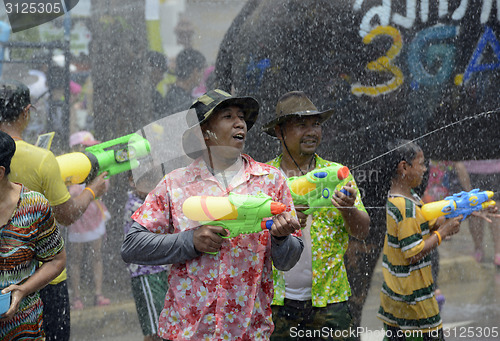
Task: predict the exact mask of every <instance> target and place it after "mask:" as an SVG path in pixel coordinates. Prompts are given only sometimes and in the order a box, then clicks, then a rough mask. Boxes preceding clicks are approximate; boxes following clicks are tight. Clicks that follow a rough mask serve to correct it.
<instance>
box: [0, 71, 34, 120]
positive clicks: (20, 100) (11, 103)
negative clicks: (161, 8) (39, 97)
mask: <svg viewBox="0 0 500 341" xmlns="http://www.w3.org/2000/svg"><path fill="white" fill-rule="evenodd" d="M30 103H31V99H30V90H29V88H28V87H27V86H26V85H24V84H23V83H21V82H18V81H15V80H5V81H1V82H0V122H14V121H15V120H17V119H18V117H19V115H21V113H22V112H23V110H24V108H26V106H27V105H28V104H30Z"/></svg>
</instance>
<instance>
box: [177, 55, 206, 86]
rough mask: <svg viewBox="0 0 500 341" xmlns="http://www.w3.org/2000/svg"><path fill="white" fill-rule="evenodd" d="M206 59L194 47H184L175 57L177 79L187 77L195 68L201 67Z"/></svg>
mask: <svg viewBox="0 0 500 341" xmlns="http://www.w3.org/2000/svg"><path fill="white" fill-rule="evenodd" d="M205 64H206V59H205V56H203V54H202V53H201V52H200V51H198V50H195V49H185V50H182V51H181V52H179V54H178V55H177V57H176V58H175V75H176V76H177V77H178V78H179V79H187V78H189V76H190V75H191V73H192V72H193V71H194V70H195V69H203V68H204V67H205Z"/></svg>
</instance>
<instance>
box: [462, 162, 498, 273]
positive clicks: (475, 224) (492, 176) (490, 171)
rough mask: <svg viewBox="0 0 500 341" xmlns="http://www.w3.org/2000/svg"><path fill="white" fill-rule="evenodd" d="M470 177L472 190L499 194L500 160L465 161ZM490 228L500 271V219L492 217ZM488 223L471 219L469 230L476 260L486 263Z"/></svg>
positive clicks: (495, 257) (494, 258)
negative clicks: (485, 246)
mask: <svg viewBox="0 0 500 341" xmlns="http://www.w3.org/2000/svg"><path fill="white" fill-rule="evenodd" d="M463 163H464V165H465V168H466V169H467V172H468V173H469V176H470V183H471V185H470V188H471V189H472V188H479V189H480V190H482V191H485V190H488V191H493V192H495V193H498V192H499V191H500V159H497V160H495V159H493V160H470V161H464V162H463ZM490 217H491V221H489V223H490V224H489V226H490V229H491V236H492V240H493V264H494V265H495V266H496V267H497V269H499V270H500V217H495V216H490ZM486 222H488V221H485V219H481V218H478V217H471V219H470V223H469V229H470V233H471V236H472V241H473V242H474V259H475V260H476V261H477V262H478V263H480V262H483V261H484V246H483V237H484V225H485V223H486Z"/></svg>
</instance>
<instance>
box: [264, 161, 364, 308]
mask: <svg viewBox="0 0 500 341" xmlns="http://www.w3.org/2000/svg"><path fill="white" fill-rule="evenodd" d="M315 158H316V168H315V169H319V168H324V167H328V166H332V165H335V164H336V163H334V162H330V161H326V160H324V159H322V158H320V157H319V156H318V155H315ZM281 159H282V155H279V156H278V157H277V158H275V159H273V160H271V161H269V162H268V164H270V165H272V166H275V167H277V168H279V167H280V166H281ZM348 181H351V183H352V186H353V187H354V188H356V190H357V195H356V202H355V203H354V205H355V206H356V207H357V208H358V209H359V210H361V211H364V212H366V210H365V207H364V206H363V202H362V201H361V194H360V192H359V189H358V187H357V185H356V182H355V181H354V177H353V176H352V174H349V177H348V178H347V179H346V181H345V182H342V183H341V184H339V185H338V186H337V188H336V189H338V190H340V189H341V188H342V186H343V185H344V184H345V183H347V182H348ZM312 216H313V219H312V225H311V241H312V250H313V251H312V252H313V253H312V290H311V294H312V304H313V306H314V307H325V306H326V305H327V304H330V303H337V302H344V301H346V300H347V299H348V298H349V296H350V295H351V288H350V286H349V282H348V280H347V273H346V269H345V265H344V254H345V252H346V250H347V246H348V242H349V234H348V233H347V230H346V228H345V226H344V219H343V218H342V215H341V214H340V212H339V211H338V210H337V209H336V208H335V207H334V206H332V207H330V208H324V209H320V210H317V211H315V212H314V213H313V214H312ZM273 277H274V299H273V304H274V305H283V304H284V299H285V287H286V283H285V277H284V273H283V271H279V270H277V269H273Z"/></svg>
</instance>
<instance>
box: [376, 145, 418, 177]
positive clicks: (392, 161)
mask: <svg viewBox="0 0 500 341" xmlns="http://www.w3.org/2000/svg"><path fill="white" fill-rule="evenodd" d="M387 150H388V154H387V155H386V156H385V157H384V158H385V160H386V162H385V165H386V167H387V171H388V172H390V173H389V175H390V177H391V178H394V177H395V176H396V175H397V169H398V165H399V163H400V162H401V161H406V162H408V163H409V164H410V165H411V164H412V162H413V160H415V157H416V156H417V154H418V152H420V151H422V148H420V147H419V146H418V145H417V144H416V143H415V142H412V141H410V140H403V139H396V140H394V141H389V142H388V143H387Z"/></svg>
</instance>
